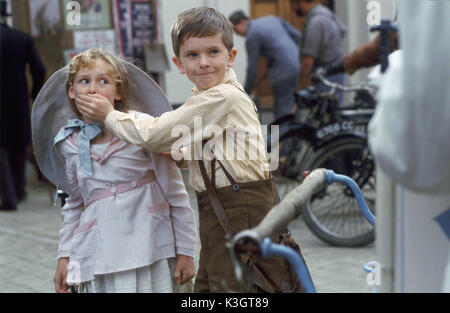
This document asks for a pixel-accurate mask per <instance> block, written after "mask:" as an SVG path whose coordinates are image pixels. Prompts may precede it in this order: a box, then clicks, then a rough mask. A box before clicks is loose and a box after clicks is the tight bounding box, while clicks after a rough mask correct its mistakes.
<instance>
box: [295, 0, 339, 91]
mask: <svg viewBox="0 0 450 313" xmlns="http://www.w3.org/2000/svg"><path fill="white" fill-rule="evenodd" d="M296 13H297V15H298V16H306V20H305V24H304V26H303V33H302V34H303V36H302V40H301V43H300V57H301V71H300V85H301V86H302V87H307V86H308V85H310V74H311V73H312V72H314V71H315V70H316V69H317V68H318V67H323V66H325V65H327V64H333V63H337V62H339V61H340V60H341V59H342V57H343V56H344V49H343V47H342V40H343V38H344V36H345V34H346V32H347V28H346V27H345V25H344V24H343V23H342V22H341V21H340V20H339V19H338V18H337V16H336V15H335V14H334V13H333V12H332V11H331V10H330V9H328V8H327V7H325V6H323V5H321V4H319V2H318V0H297V8H296ZM327 79H328V80H330V81H333V82H336V83H339V84H344V83H345V74H342V73H341V74H336V75H333V76H329V77H327ZM314 86H315V87H316V89H318V90H319V91H325V90H327V89H328V87H326V86H325V85H323V84H322V83H317V84H315V85H314Z"/></svg>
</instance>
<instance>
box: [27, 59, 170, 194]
mask: <svg viewBox="0 0 450 313" xmlns="http://www.w3.org/2000/svg"><path fill="white" fill-rule="evenodd" d="M123 62H124V64H125V66H126V68H127V70H128V76H129V80H130V86H129V87H130V88H129V96H128V101H127V106H128V107H129V108H130V109H132V110H136V111H139V112H143V113H147V114H150V115H152V116H160V115H161V114H163V113H164V112H167V111H170V110H172V107H171V105H170V103H169V101H168V100H167V97H166V96H165V94H164V93H163V91H162V90H161V88H160V87H159V86H158V85H157V84H156V83H155V82H154V80H153V79H152V78H151V77H150V76H148V75H147V74H146V73H145V72H143V71H142V70H140V69H139V68H138V67H136V66H134V65H133V64H131V63H129V62H127V61H123ZM67 70H68V66H65V67H63V68H61V69H59V70H58V71H56V72H55V73H54V74H53V75H52V76H51V77H50V78H49V79H48V80H47V82H46V83H45V85H44V86H43V87H42V89H41V90H40V92H39V94H38V96H37V98H36V100H35V102H34V105H33V109H32V116H31V126H32V142H33V148H34V153H35V156H36V161H37V164H38V166H39V168H40V170H41V172H42V174H43V175H44V176H45V177H46V178H47V179H48V180H49V181H50V182H51V183H52V184H54V185H55V186H60V187H61V188H63V190H64V187H65V186H67V182H66V177H65V165H64V162H63V160H60V158H59V156H58V154H57V153H56V151H55V149H54V148H53V138H55V136H56V134H57V133H58V131H59V130H60V129H61V128H62V127H63V126H64V125H65V124H66V122H67V120H69V119H72V118H78V117H77V116H76V115H75V113H74V112H73V111H72V109H71V108H70V105H69V102H68V99H67V93H66V86H65V81H66V76H67Z"/></svg>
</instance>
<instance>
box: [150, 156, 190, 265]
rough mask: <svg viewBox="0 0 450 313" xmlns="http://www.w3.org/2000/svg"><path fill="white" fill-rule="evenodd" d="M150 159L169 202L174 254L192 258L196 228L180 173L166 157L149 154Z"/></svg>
mask: <svg viewBox="0 0 450 313" xmlns="http://www.w3.org/2000/svg"><path fill="white" fill-rule="evenodd" d="M151 157H152V159H153V164H154V169H155V174H156V179H157V181H158V183H159V185H160V186H161V188H162V190H163V192H164V194H165V196H166V198H167V200H168V202H169V206H170V216H171V219H172V224H173V230H174V234H175V249H176V254H182V255H187V256H190V257H194V255H195V245H196V241H197V228H196V224H195V216H194V210H193V209H192V208H191V205H190V203H189V196H188V194H187V191H186V188H185V186H184V182H183V177H182V176H181V171H180V169H179V168H178V166H177V165H176V164H175V162H173V161H172V160H170V159H168V158H167V157H164V156H159V155H157V154H156V153H151Z"/></svg>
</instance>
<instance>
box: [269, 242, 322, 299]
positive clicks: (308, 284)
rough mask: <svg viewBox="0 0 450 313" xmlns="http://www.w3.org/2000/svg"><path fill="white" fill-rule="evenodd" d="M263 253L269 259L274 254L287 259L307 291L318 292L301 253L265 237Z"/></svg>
mask: <svg viewBox="0 0 450 313" xmlns="http://www.w3.org/2000/svg"><path fill="white" fill-rule="evenodd" d="M261 255H262V257H263V258H264V259H268V258H270V257H272V256H274V255H279V256H282V257H283V258H285V259H287V260H288V261H289V263H291V264H292V266H293V267H294V269H295V272H296V274H297V276H298V277H299V278H300V283H301V284H302V287H303V289H304V290H305V292H307V293H315V292H316V288H315V287H314V284H313V281H312V279H311V275H310V274H309V271H308V268H307V267H306V263H305V260H303V258H302V256H301V255H299V254H298V253H297V252H296V251H295V250H294V249H291V248H289V247H286V246H282V245H279V244H275V243H272V241H271V240H270V239H269V238H264V240H263V243H262V244H261Z"/></svg>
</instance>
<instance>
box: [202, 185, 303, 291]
mask: <svg viewBox="0 0 450 313" xmlns="http://www.w3.org/2000/svg"><path fill="white" fill-rule="evenodd" d="M239 185H240V189H239V190H238V191H234V190H233V189H232V187H231V186H227V187H222V188H216V192H217V195H218V198H219V200H220V202H221V203H222V206H223V208H224V210H225V214H226V215H227V217H228V220H229V222H230V226H231V232H232V235H235V234H237V233H238V232H240V231H241V230H244V229H249V228H252V227H255V226H256V225H258V224H259V222H260V221H261V220H262V219H263V218H264V216H265V215H266V213H267V212H268V211H269V210H270V209H271V208H272V207H273V206H274V195H273V190H272V179H267V180H261V181H256V182H250V183H240V184H239ZM197 201H198V210H199V220H200V242H201V250H200V266H199V270H198V273H197V277H196V280H195V287H194V292H229V291H235V292H236V291H237V292H241V291H242V290H241V285H240V284H239V283H238V281H237V280H236V278H235V275H234V269H233V265H232V262H231V258H230V253H229V251H228V249H227V248H226V247H225V243H226V239H225V231H224V230H223V229H222V227H221V225H220V224H219V221H218V220H217V217H216V215H215V213H214V211H213V209H212V207H211V204H210V202H209V199H208V194H207V193H206V191H204V192H201V193H197ZM274 239H275V238H272V241H274V242H275V240H274ZM285 262H286V261H285V260H283V259H282V258H281V257H275V258H272V259H270V260H262V259H258V261H257V262H256V266H257V267H258V268H259V269H260V271H261V272H264V273H271V275H270V276H271V278H272V280H273V283H274V284H275V285H276V286H280V284H281V285H283V283H284V282H286V281H289V279H291V276H290V274H289V273H287V271H286V270H285V268H286V267H285ZM255 288H256V287H255ZM254 291H260V292H261V291H262V292H264V291H266V290H259V289H258V290H257V289H255V290H254ZM297 292H298V291H297Z"/></svg>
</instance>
